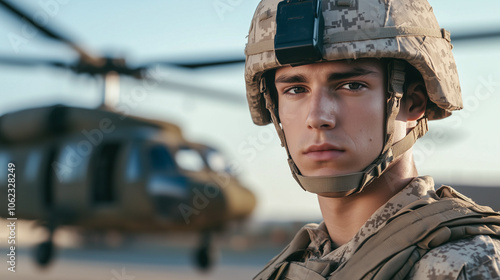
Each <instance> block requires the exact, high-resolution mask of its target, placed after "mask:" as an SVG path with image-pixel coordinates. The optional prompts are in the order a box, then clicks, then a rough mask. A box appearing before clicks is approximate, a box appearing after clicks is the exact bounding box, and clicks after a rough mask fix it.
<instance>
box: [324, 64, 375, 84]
mask: <svg viewBox="0 0 500 280" xmlns="http://www.w3.org/2000/svg"><path fill="white" fill-rule="evenodd" d="M368 75H380V73H378V72H376V71H371V70H369V69H366V68H361V67H355V68H353V69H351V70H349V71H346V72H336V73H331V74H330V75H329V76H328V82H334V81H338V80H345V79H351V78H355V77H360V76H368Z"/></svg>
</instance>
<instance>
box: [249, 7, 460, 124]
mask: <svg viewBox="0 0 500 280" xmlns="http://www.w3.org/2000/svg"><path fill="white" fill-rule="evenodd" d="M280 1H281V0H263V1H261V2H260V4H259V6H258V7H257V9H256V11H255V14H254V17H253V19H252V24H251V26H250V31H249V35H248V44H247V47H246V49H245V53H246V63H245V82H246V91H247V99H248V103H249V107H250V112H251V115H252V119H253V121H254V123H255V124H258V125H265V124H268V123H270V122H271V118H270V115H269V112H268V111H267V110H266V107H265V100H264V97H263V96H262V94H261V88H260V86H261V85H260V82H261V81H260V80H261V77H262V75H263V74H264V73H265V72H266V71H268V70H270V69H275V68H278V67H281V66H284V65H281V64H280V63H279V62H278V60H277V59H276V56H275V52H274V36H275V33H276V12H277V5H278V3H279V2H280ZM322 10H323V18H324V24H325V26H324V32H323V60H324V61H334V60H342V59H358V58H396V59H402V60H406V61H407V62H408V63H410V64H411V65H413V66H414V67H415V68H416V69H417V70H418V71H419V72H420V73H421V74H422V77H423V79H424V81H425V85H426V88H427V93H428V96H429V99H430V101H431V102H432V103H433V104H430V105H431V106H428V109H427V112H426V115H427V117H428V118H429V119H430V120H435V119H441V118H444V117H447V116H449V115H450V114H451V111H453V110H458V109H461V108H462V98H461V92H460V84H459V79H458V73H457V68H456V65H455V60H454V58H453V55H452V52H451V49H452V45H451V43H450V34H449V32H448V31H446V30H444V29H440V27H439V25H438V23H437V20H436V18H435V16H434V14H433V11H432V7H431V6H430V5H429V3H428V2H427V1H426V0H398V1H395V0H363V1H362V0H328V1H322Z"/></svg>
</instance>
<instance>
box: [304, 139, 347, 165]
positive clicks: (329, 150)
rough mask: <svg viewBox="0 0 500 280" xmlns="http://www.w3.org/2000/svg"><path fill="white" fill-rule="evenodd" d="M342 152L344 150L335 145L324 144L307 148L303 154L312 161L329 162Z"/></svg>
mask: <svg viewBox="0 0 500 280" xmlns="http://www.w3.org/2000/svg"><path fill="white" fill-rule="evenodd" d="M344 152H345V150H342V149H341V148H339V147H337V146H335V145H332V144H328V143H325V144H321V145H312V146H309V147H308V148H307V149H306V150H305V151H304V153H303V154H304V155H305V156H306V157H307V158H309V159H311V160H314V161H329V160H334V159H336V158H338V157H340V156H341V155H342V154H343V153H344Z"/></svg>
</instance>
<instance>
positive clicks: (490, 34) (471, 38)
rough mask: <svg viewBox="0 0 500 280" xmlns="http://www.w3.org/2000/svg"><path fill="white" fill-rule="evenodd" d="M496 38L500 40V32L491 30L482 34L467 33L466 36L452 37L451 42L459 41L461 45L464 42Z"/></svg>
mask: <svg viewBox="0 0 500 280" xmlns="http://www.w3.org/2000/svg"><path fill="white" fill-rule="evenodd" d="M495 38H500V31H499V30H491V31H486V32H480V33H466V34H460V33H459V34H457V35H453V34H452V35H451V42H452V43H454V42H457V41H459V42H460V43H461V42H463V41H476V40H483V39H495Z"/></svg>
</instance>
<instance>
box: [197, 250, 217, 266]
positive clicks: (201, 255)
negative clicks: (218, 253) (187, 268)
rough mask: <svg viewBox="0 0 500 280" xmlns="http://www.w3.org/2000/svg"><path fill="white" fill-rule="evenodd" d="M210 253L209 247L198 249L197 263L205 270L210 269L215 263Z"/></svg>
mask: <svg viewBox="0 0 500 280" xmlns="http://www.w3.org/2000/svg"><path fill="white" fill-rule="evenodd" d="M210 253H211V252H210V248H209V247H201V248H200V249H198V250H197V251H196V264H197V265H198V267H199V268H200V269H201V270H203V271H206V270H208V269H209V268H210V267H211V266H212V264H213V260H212V256H211V254H210Z"/></svg>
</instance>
